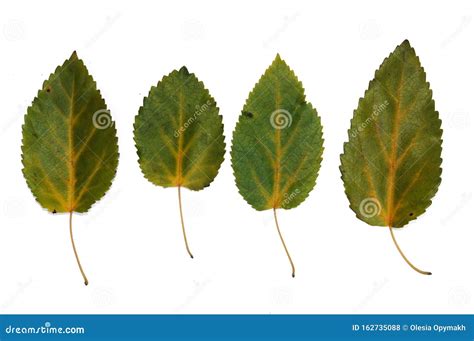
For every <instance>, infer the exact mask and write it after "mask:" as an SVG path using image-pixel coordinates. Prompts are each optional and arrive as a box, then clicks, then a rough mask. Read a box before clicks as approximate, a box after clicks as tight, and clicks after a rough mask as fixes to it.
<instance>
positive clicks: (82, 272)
mask: <svg viewBox="0 0 474 341" xmlns="http://www.w3.org/2000/svg"><path fill="white" fill-rule="evenodd" d="M69 234H70V236H71V243H72V249H73V250H74V255H75V256H76V260H77V265H79V270H81V274H82V277H83V278H84V284H85V285H88V284H89V281H88V280H87V277H86V274H85V273H84V270H83V269H82V266H81V261H80V260H79V256H78V254H77V250H76V245H75V244H74V238H73V235H72V211H71V212H69Z"/></svg>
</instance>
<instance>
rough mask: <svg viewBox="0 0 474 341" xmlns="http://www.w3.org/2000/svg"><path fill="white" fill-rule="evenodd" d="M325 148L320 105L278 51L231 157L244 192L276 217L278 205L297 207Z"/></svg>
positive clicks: (313, 178)
mask: <svg viewBox="0 0 474 341" xmlns="http://www.w3.org/2000/svg"><path fill="white" fill-rule="evenodd" d="M322 152H323V138H322V128H321V122H320V118H319V116H318V114H317V112H316V109H314V108H313V107H312V105H311V104H310V103H308V102H307V101H306V100H305V94H304V89H303V86H302V84H301V82H299V81H298V79H297V78H296V76H295V74H294V72H293V71H292V70H291V69H290V68H289V67H288V65H287V64H286V63H285V62H284V61H283V60H282V59H281V58H280V56H279V55H277V57H276V58H275V60H274V61H273V63H272V65H270V67H269V68H268V69H267V70H266V71H265V73H264V75H263V76H262V77H261V78H260V80H259V81H258V83H257V84H256V85H255V88H254V89H253V90H252V92H251V93H250V95H249V98H248V99H247V102H246V103H245V105H244V108H243V110H242V114H241V115H240V117H239V121H238V123H237V126H236V128H235V131H234V135H233V139H232V151H231V156H232V167H233V169H234V175H235V180H236V184H237V187H238V189H239V192H240V194H241V195H242V196H243V197H244V199H245V200H246V201H247V202H248V203H249V204H250V205H251V206H252V207H253V208H255V209H256V210H258V211H263V210H268V209H273V210H274V217H275V220H276V209H278V208H283V209H291V208H294V207H296V206H298V205H299V204H301V203H302V202H303V201H304V200H305V199H306V197H307V196H308V194H309V193H310V192H311V190H312V189H313V187H314V186H315V184H316V177H317V175H318V171H319V168H320V164H321V157H322ZM275 222H276V224H277V228H278V232H280V231H279V227H278V223H277V221H275ZM280 237H281V234H280ZM281 239H282V242H283V245H284V246H285V243H284V241H283V238H281ZM285 249H286V246H285ZM287 254H288V252H287ZM288 257H289V254H288ZM289 259H290V263H292V261H291V258H290V257H289ZM292 267H293V266H292ZM293 275H294V267H293Z"/></svg>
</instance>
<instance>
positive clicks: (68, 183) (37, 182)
mask: <svg viewBox="0 0 474 341" xmlns="http://www.w3.org/2000/svg"><path fill="white" fill-rule="evenodd" d="M118 155H119V154H118V146H117V133H116V130H115V127H114V124H113V121H112V118H111V116H110V112H109V111H108V110H107V106H106V104H105V102H104V100H103V99H102V96H101V94H100V92H99V90H97V87H96V83H95V81H94V80H93V79H92V77H91V76H90V75H89V73H88V71H87V69H86V67H85V65H84V63H83V62H82V60H80V59H78V57H77V54H76V52H74V53H73V54H72V55H71V57H70V58H69V59H68V60H66V61H65V62H64V64H63V65H61V66H59V67H57V68H56V70H55V72H54V73H53V74H51V75H50V77H49V78H48V79H47V80H46V81H45V82H44V83H43V87H42V89H40V90H39V91H38V95H37V97H36V98H35V99H34V100H33V103H32V105H31V106H30V107H29V108H28V111H27V114H26V115H25V123H24V125H23V145H22V162H23V166H24V168H23V174H24V176H25V179H26V182H27V184H28V186H29V188H30V189H31V192H32V193H33V195H34V196H35V198H36V200H37V201H38V202H39V203H40V205H41V206H42V207H43V208H45V209H47V210H48V211H49V212H52V213H69V231H70V237H71V243H72V247H73V250H74V254H75V256H76V260H77V263H78V265H79V269H80V271H81V273H82V276H83V277H84V282H85V284H86V285H87V284H88V280H87V277H86V275H85V274H84V271H83V269H82V266H81V263H80V261H79V257H78V254H77V251H76V246H75V244H74V239H73V234H72V215H73V212H80V213H83V212H87V211H88V210H89V208H90V207H91V206H92V205H93V204H94V203H95V202H96V201H98V200H100V199H101V198H102V197H103V196H104V194H105V193H106V192H107V190H108V189H109V187H110V185H111V183H112V180H113V178H114V176H115V173H116V169H117V164H118Z"/></svg>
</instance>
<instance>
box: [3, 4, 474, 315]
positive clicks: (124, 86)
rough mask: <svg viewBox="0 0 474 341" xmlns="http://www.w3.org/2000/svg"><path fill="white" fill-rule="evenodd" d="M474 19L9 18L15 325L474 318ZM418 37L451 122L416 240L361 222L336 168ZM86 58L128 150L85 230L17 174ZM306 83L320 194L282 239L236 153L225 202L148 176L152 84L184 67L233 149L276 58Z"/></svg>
mask: <svg viewBox="0 0 474 341" xmlns="http://www.w3.org/2000/svg"><path fill="white" fill-rule="evenodd" d="M473 26H474V23H473V8H472V2H470V1H458V2H456V1H450V2H445V4H440V3H436V2H434V1H417V2H415V1H396V2H390V3H389V2H386V3H382V2H381V1H327V2H324V3H323V2H316V1H275V0H272V1H249V2H246V1H242V0H239V1H189V2H188V1H172V2H171V1H167V2H159V1H116V0H113V1H81V2H65V1H30V2H27V1H3V2H2V4H1V5H0V30H1V31H0V61H1V62H0V134H1V139H0V150H1V153H0V155H1V159H0V160H1V168H0V171H1V176H0V312H1V313H474V309H473V308H474V290H473V288H474V270H473V260H474V247H473V241H474V226H473V225H474V224H473V219H472V212H473V200H472V191H473V180H472V179H473V174H474V167H473V166H474V163H473V158H474V157H473V152H472V147H473V138H474V137H473V131H474V126H473V118H472V114H473V112H472V110H473V109H472V108H473V104H472V98H473V95H474V93H473V90H474V88H473V86H472V84H473V79H474V74H473V68H472V65H473V60H474V54H473V41H474V40H473V38H474V34H473ZM405 38H408V39H409V40H410V42H411V44H412V46H413V47H414V48H415V50H416V51H417V53H418V55H419V56H420V58H421V62H422V64H423V66H424V67H425V70H426V72H427V77H428V80H429V81H430V84H431V87H432V89H433V96H434V98H435V101H436V108H437V110H438V111H439V113H440V116H441V118H442V120H443V129H444V134H443V139H444V142H443V175H442V178H443V180H442V183H441V186H440V189H439V192H438V194H437V195H436V197H435V198H434V200H433V204H432V206H431V207H430V208H429V209H428V211H427V212H426V213H425V214H424V215H423V216H421V217H420V218H418V219H417V220H416V221H413V222H411V223H410V224H409V225H407V226H406V227H405V228H403V229H402V230H398V231H396V233H397V237H398V240H399V243H400V244H401V246H402V248H403V249H404V251H405V253H406V254H407V255H408V256H409V258H410V259H411V260H412V261H413V262H414V263H415V264H416V265H418V266H419V267H421V268H423V269H425V270H429V271H432V272H433V276H431V277H429V276H422V275H419V274H417V273H415V272H414V271H412V270H411V269H410V268H409V267H408V266H407V265H406V264H405V263H404V261H403V260H402V258H401V257H400V256H399V254H398V253H397V251H396V249H395V247H394V245H393V244H392V241H391V239H390V234H389V231H388V229H387V228H383V227H373V226H368V225H366V224H365V223H363V222H361V221H359V220H358V219H357V218H356V217H355V215H354V213H353V212H352V211H351V210H350V209H349V207H348V200H347V198H346V197H345V194H344V192H343V186H342V182H341V180H340V173H339V169H338V167H339V155H340V153H341V152H342V144H343V142H344V141H346V140H347V129H348V128H349V121H350V118H351V117H352V112H353V110H354V109H355V107H356V105H357V102H358V99H359V97H360V96H362V95H363V93H364V90H365V89H366V87H367V86H368V82H369V80H370V79H372V78H373V75H374V71H375V69H376V68H378V66H379V65H380V63H381V62H382V60H383V59H384V58H385V57H386V56H388V54H389V53H390V52H391V51H392V50H393V49H394V48H395V47H396V45H398V44H400V43H401V42H402V41H403V40H404V39H405ZM73 50H77V53H78V55H79V57H80V58H81V59H83V60H84V62H85V63H86V65H87V67H88V69H89V71H90V72H91V74H92V75H93V77H94V78H95V80H96V81H97V84H98V87H99V88H100V90H101V92H102V94H103V96H104V98H105V100H106V102H107V104H108V106H109V108H110V109H111V112H112V116H113V117H114V119H115V120H116V126H117V129H118V134H119V147H120V162H119V167H118V173H117V177H116V179H115V181H114V183H113V185H112V187H111V189H110V191H109V192H108V194H107V195H106V196H105V197H104V198H103V200H101V201H100V202H98V203H97V204H96V205H94V206H93V208H92V209H91V210H90V211H89V212H88V213H87V214H85V215H77V214H76V215H75V216H74V229H75V237H76V244H77V247H78V251H79V254H80V256H81V260H82V263H83V266H84V268H85V270H86V273H87V274H88V277H89V280H90V285H89V286H88V287H85V286H84V285H83V282H82V278H81V277H80V273H79V271H78V269H77V265H76V262H75V259H74V256H73V252H72V249H71V245H70V241H69V234H68V233H69V232H68V217H67V216H66V215H56V216H53V215H52V214H48V213H47V212H46V211H44V210H43V209H42V208H41V207H40V205H39V204H38V203H37V202H36V201H35V200H34V198H33V196H32V195H31V193H30V190H29V189H28V187H27V185H26V183H25V181H24V179H23V176H22V172H21V168H22V165H21V161H20V160H21V158H20V146H21V125H22V123H23V116H24V114H25V113H26V108H27V107H28V105H29V104H30V103H31V101H32V99H33V98H34V96H35V95H36V93H37V90H38V89H39V88H40V87H41V85H42V82H43V80H44V79H46V78H47V77H48V75H49V74H50V73H51V72H53V70H54V69H55V67H56V66H57V65H59V64H61V63H62V62H63V61H64V60H65V59H66V58H68V57H69V56H70V54H71V53H72V51H73ZM277 52H278V53H280V54H281V56H282V58H283V59H285V60H286V61H287V63H288V64H289V65H290V66H291V67H292V68H293V69H294V70H295V72H296V74H297V75H298V76H299V78H300V80H301V81H302V82H303V85H304V86H305V89H306V96H307V98H308V100H309V101H311V102H312V103H313V104H314V106H315V107H316V108H317V110H318V112H319V114H320V116H321V119H322V123H323V127H324V138H325V152H324V159H323V163H322V168H321V171H320V175H319V178H318V181H317V185H316V187H315V189H314V190H313V192H312V193H311V195H310V196H309V198H308V199H307V200H306V201H305V202H304V203H303V204H302V205H300V206H299V207H298V208H296V209H293V210H290V211H284V212H283V211H281V212H279V215H280V224H281V228H282V232H283V234H284V236H285V238H286V241H287V245H288V247H289V249H290V251H291V253H292V256H293V259H294V261H295V264H296V270H297V274H296V278H294V279H293V278H291V276H290V267H289V264H288V260H287V258H286V255H285V253H284V251H283V248H282V246H281V243H280V240H279V239H278V235H277V232H276V229H275V226H274V223H273V218H272V213H271V211H266V212H257V211H254V210H253V209H252V208H251V207H250V206H249V205H248V204H247V203H246V202H245V201H244V200H243V199H242V198H241V197H240V195H239V194H238V192H237V189H236V187H235V185H234V179H233V175H232V171H231V167H230V161H229V153H227V154H226V160H225V162H224V164H223V165H222V168H221V171H220V173H219V175H218V176H217V178H216V180H215V181H214V182H213V183H212V185H211V187H209V188H207V189H205V190H204V191H201V192H190V191H188V190H185V191H184V193H183V202H184V210H185V220H186V224H187V231H188V237H189V242H190V245H191V248H192V251H193V253H194V255H195V259H194V260H191V259H190V258H189V257H188V256H187V254H186V252H185V249H184V245H183V240H182V234H181V230H180V229H181V227H180V222H179V211H178V201H177V190H176V189H162V188H159V187H156V186H154V185H152V184H151V183H149V182H147V181H146V180H145V179H144V178H143V176H142V175H141V173H140V170H139V167H138V164H137V156H136V153H135V147H134V144H133V135H132V124H133V120H134V116H135V115H136V113H137V111H138V108H139V106H140V105H141V103H142V100H143V96H145V95H146V94H147V93H148V91H149V88H150V86H151V85H154V84H156V83H157V81H158V80H159V79H161V77H162V76H163V75H165V74H168V73H169V72H171V71H172V70H173V69H176V68H180V67H181V66H182V65H186V66H187V67H188V69H189V70H190V71H191V72H194V73H196V74H197V76H198V77H199V78H200V79H201V80H202V81H203V82H204V83H205V85H206V87H207V88H208V89H209V90H210V92H211V94H212V95H213V96H214V98H215V99H216V101H217V103H218V105H219V107H220V108H221V114H222V115H223V117H224V124H225V134H226V143H227V149H228V150H229V148H230V141H231V136H232V131H233V129H234V125H235V123H236V121H237V118H238V115H239V114H240V111H241V109H242V107H243V104H244V102H245V100H246V98H247V96H248V93H249V91H250V90H251V89H252V88H253V86H254V84H255V82H256V81H257V80H258V79H259V77H260V76H261V74H262V73H263V72H264V70H265V69H266V68H267V67H268V65H269V64H270V63H271V62H272V60H273V59H274V57H275V55H276V53H277Z"/></svg>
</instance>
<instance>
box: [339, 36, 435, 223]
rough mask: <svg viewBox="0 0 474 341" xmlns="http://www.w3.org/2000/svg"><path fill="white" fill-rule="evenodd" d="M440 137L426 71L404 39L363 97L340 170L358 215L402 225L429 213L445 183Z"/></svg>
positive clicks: (363, 219) (374, 221) (379, 221)
mask: <svg viewBox="0 0 474 341" xmlns="http://www.w3.org/2000/svg"><path fill="white" fill-rule="evenodd" d="M441 136H442V130H441V120H440V119H439V114H438V112H437V111H436V110H435V107H434V100H433V99H432V92H431V89H430V88H429V83H428V82H427V81H426V73H425V71H424V69H423V67H422V66H421V63H420V61H419V58H418V56H417V55H416V53H415V51H414V49H413V48H412V47H411V46H410V44H409V42H408V41H404V42H403V43H402V44H401V45H399V46H397V48H396V49H395V51H394V52H393V53H392V54H390V56H389V57H388V58H386V59H385V60H384V62H383V63H382V65H381V66H380V68H379V69H378V70H377V71H376V73H375V77H374V79H373V80H372V81H371V82H370V83H369V87H368V90H367V91H366V92H365V94H364V97H363V98H361V99H360V100H359V105H358V108H357V109H356V110H355V111H354V117H353V119H352V120H351V129H350V130H349V141H348V142H346V143H345V144H344V153H343V154H342V155H341V166H340V169H341V174H342V179H343V182H344V186H345V191H346V195H347V197H348V198H349V202H350V207H351V209H352V210H353V211H354V212H355V213H356V216H357V217H358V218H359V219H360V220H362V221H364V222H366V223H368V224H370V225H376V226H377V225H378V226H392V227H402V226H404V225H406V224H407V223H408V222H409V221H411V220H413V219H416V218H417V217H418V216H419V215H421V214H422V213H423V212H425V210H426V209H427V207H429V206H430V204H431V198H432V197H433V196H434V195H435V193H436V191H437V189H438V186H439V184H440V182H441V143H442V139H441ZM360 160H362V161H363V162H360ZM428 173H429V174H430V176H427V175H426V174H428ZM366 208H369V210H368V211H367V209H366Z"/></svg>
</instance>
